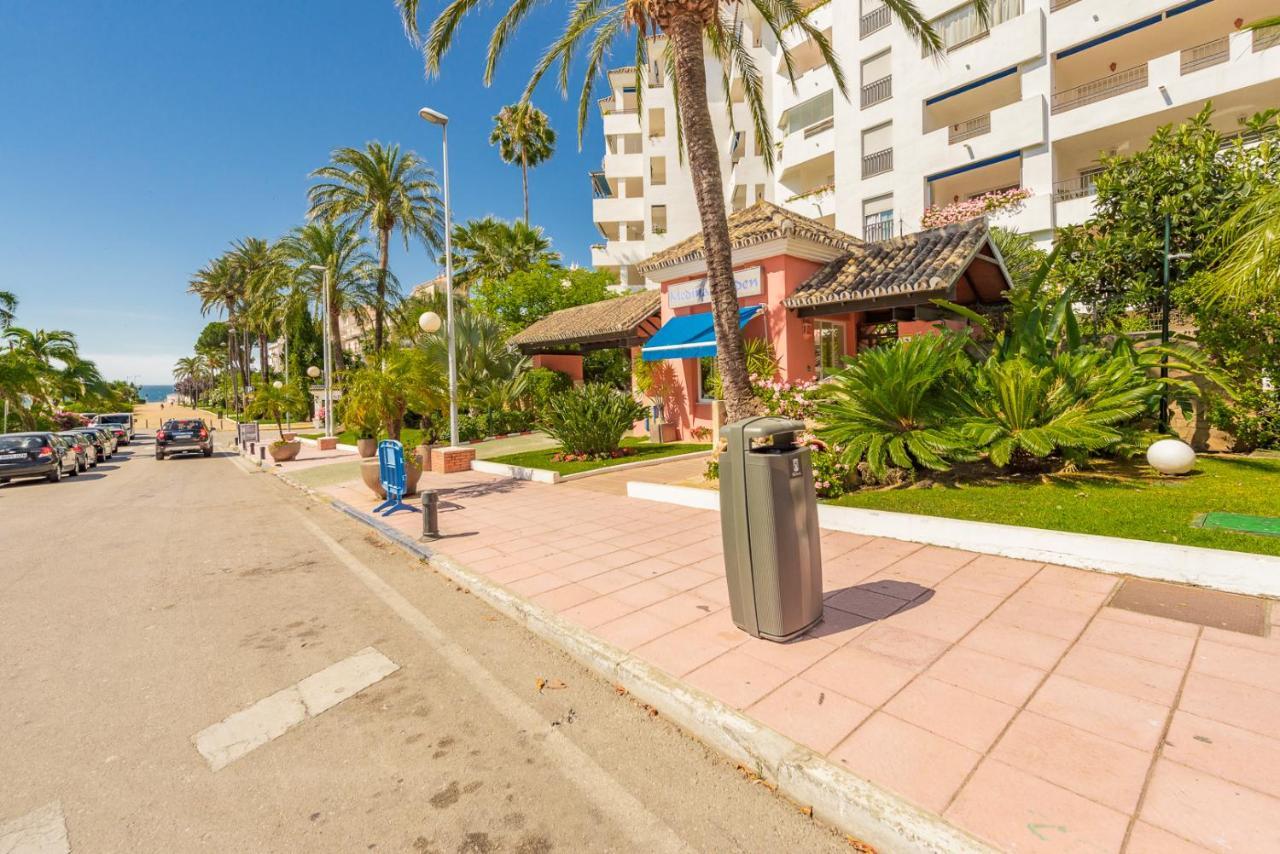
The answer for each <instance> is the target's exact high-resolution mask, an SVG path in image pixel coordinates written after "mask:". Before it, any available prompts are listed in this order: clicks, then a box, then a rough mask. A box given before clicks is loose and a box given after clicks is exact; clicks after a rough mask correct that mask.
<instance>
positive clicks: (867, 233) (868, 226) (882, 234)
mask: <svg viewBox="0 0 1280 854" xmlns="http://www.w3.org/2000/svg"><path fill="white" fill-rule="evenodd" d="M891 216H892V215H891ZM891 237H893V219H892V218H890V219H879V218H877V219H874V220H867V221H865V222H863V223H862V239H863V240H865V241H867V242H868V243H878V242H880V241H881V240H888V239H890V238H891Z"/></svg>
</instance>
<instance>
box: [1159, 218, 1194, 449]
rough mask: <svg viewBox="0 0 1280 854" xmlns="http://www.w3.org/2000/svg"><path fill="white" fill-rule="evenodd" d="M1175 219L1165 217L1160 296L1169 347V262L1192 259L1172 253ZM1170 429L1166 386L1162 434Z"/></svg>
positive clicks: (1164, 367) (1165, 368)
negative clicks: (1162, 284)
mask: <svg viewBox="0 0 1280 854" xmlns="http://www.w3.org/2000/svg"><path fill="white" fill-rule="evenodd" d="M1172 231H1173V217H1172V215H1170V214H1165V215H1164V271H1163V272H1164V275H1163V280H1164V287H1163V288H1162V291H1161V295H1160V302H1161V305H1160V345H1161V346H1162V347H1163V346H1167V345H1168V344H1169V337H1170V336H1169V308H1170V306H1169V303H1170V301H1171V300H1170V294H1169V285H1170V283H1171V281H1172V277H1171V275H1170V273H1169V262H1170V261H1180V260H1182V259H1184V258H1190V257H1191V253H1190V252H1170V251H1169V249H1170V243H1171V240H1172V234H1171V232H1172ZM1160 379H1162V380H1167V379H1169V355H1168V354H1167V353H1166V354H1164V355H1162V356H1161V357H1160ZM1168 429H1169V389H1168V387H1167V386H1165V385H1161V387H1160V432H1162V433H1163V432H1164V431H1166V430H1168Z"/></svg>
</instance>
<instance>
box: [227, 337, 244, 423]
mask: <svg viewBox="0 0 1280 854" xmlns="http://www.w3.org/2000/svg"><path fill="white" fill-rule="evenodd" d="M227 319H228V321H229V322H228V323H227V370H226V372H225V373H226V375H227V376H230V374H231V372H232V371H234V370H235V367H236V358H235V349H234V348H235V340H236V330H235V318H234V317H228V318H227ZM230 397H231V408H232V409H234V410H235V411H236V412H239V411H240V395H239V393H238V392H237V391H236V384H235V381H234V379H233V380H232V382H231V395H230Z"/></svg>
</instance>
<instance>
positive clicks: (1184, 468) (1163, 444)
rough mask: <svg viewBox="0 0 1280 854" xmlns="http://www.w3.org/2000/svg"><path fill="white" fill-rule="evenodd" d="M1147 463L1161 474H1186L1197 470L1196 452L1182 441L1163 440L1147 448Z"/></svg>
mask: <svg viewBox="0 0 1280 854" xmlns="http://www.w3.org/2000/svg"><path fill="white" fill-rule="evenodd" d="M1147 462H1148V463H1150V464H1151V467H1152V468H1153V469H1155V470H1156V471H1158V472H1160V474H1186V473H1187V472H1189V471H1191V470H1192V469H1193V468H1195V465H1196V452H1195V451H1194V450H1192V448H1191V446H1190V445H1188V444H1187V443H1186V442H1184V441H1182V440H1181V439H1161V440H1160V441H1158V442H1155V443H1154V444H1152V446H1151V447H1150V448H1147Z"/></svg>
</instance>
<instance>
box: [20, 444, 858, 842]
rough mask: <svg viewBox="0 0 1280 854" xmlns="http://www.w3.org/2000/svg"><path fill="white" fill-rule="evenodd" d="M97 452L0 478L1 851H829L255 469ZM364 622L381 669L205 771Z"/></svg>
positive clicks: (347, 525) (626, 704) (445, 586)
mask: <svg viewBox="0 0 1280 854" xmlns="http://www.w3.org/2000/svg"><path fill="white" fill-rule="evenodd" d="M219 436H220V438H225V435H224V434H219ZM123 450H124V453H123V454H122V455H121V456H120V457H118V458H117V459H116V460H113V461H111V462H108V463H104V464H102V465H101V466H99V468H98V469H97V470H96V471H93V472H90V473H86V474H82V475H80V476H79V477H77V478H71V479H64V480H63V482H62V483H60V484H47V483H43V482H31V483H15V484H11V485H9V486H4V487H0V733H3V734H4V737H3V739H2V740H0V745H2V746H0V852H5V848H6V838H7V839H8V840H9V843H10V844H13V840H16V839H20V838H21V839H26V840H27V841H28V842H30V841H31V840H32V839H38V840H42V841H38V842H37V843H34V844H36V845H37V847H36V848H35V849H34V850H37V851H41V852H43V851H55V850H65V848H63V847H62V841H61V833H62V831H63V828H65V834H66V840H67V842H68V844H69V848H70V850H71V851H74V852H77V854H80V852H187V851H216V852H257V851H262V852H268V851H269V852H290V851H299V852H319V851H343V852H349V851H395V852H399V851H407V852H419V853H420V852H441V854H443V852H472V854H482V852H490V851H510V852H524V853H525V854H535V852H549V851H665V850H695V851H717V852H719V851H787V852H794V851H805V852H810V851H815V852H817V851H828V850H831V851H835V850H843V851H847V850H849V848H848V845H847V844H846V842H845V841H844V840H843V838H842V837H840V836H838V835H836V834H834V833H832V832H830V831H828V830H826V829H825V828H823V827H822V826H821V825H818V824H816V823H815V822H813V821H812V820H810V819H809V818H807V817H806V816H804V815H803V814H801V812H800V811H798V810H797V808H796V807H795V805H793V804H791V803H789V802H787V801H785V800H783V799H781V798H779V797H777V796H776V795H774V794H772V793H771V792H769V791H768V790H767V789H765V788H764V787H763V786H760V785H756V784H753V783H751V782H750V781H748V780H745V779H744V778H743V777H742V776H741V775H740V774H739V773H738V772H737V771H736V770H735V769H734V768H733V767H732V766H731V765H729V764H728V763H726V762H724V761H723V760H721V759H720V758H719V757H717V756H716V755H714V754H712V753H711V752H710V751H708V750H706V749H705V748H703V747H702V746H701V745H700V744H698V743H697V742H695V741H694V740H692V739H690V738H688V737H686V736H684V735H683V734H681V733H680V732H679V731H678V730H677V729H676V728H675V727H673V726H671V725H669V724H667V723H666V722H665V721H664V720H662V719H661V718H654V717H651V716H650V715H649V714H647V713H646V711H645V710H644V709H643V708H641V707H639V706H638V705H636V704H635V703H634V702H632V701H631V700H630V699H629V698H627V697H622V696H618V695H617V694H616V693H615V691H614V690H613V688H612V686H610V685H609V684H607V683H605V682H604V681H602V680H600V679H598V678H596V677H594V676H593V675H591V674H590V673H588V672H587V671H586V670H584V669H583V668H581V667H580V666H578V665H577V664H575V663H574V662H572V661H571V660H570V659H569V658H568V657H567V656H565V655H563V654H561V653H559V652H558V651H557V650H555V649H554V648H552V647H550V646H548V645H547V644H546V643H544V642H542V641H541V640H539V639H537V638H535V637H534V636H532V635H531V634H529V633H528V632H526V631H524V630H523V629H522V628H520V627H519V626H517V625H516V624H514V623H512V622H510V621H508V620H506V619H505V618H504V617H501V616H498V615H497V614H495V613H494V612H492V611H491V610H490V609H488V608H487V607H486V606H484V605H483V604H481V603H480V602H478V601H476V600H475V599H474V598H473V597H471V596H469V595H467V594H466V593H464V592H462V591H460V590H458V589H456V588H455V587H454V585H452V584H451V583H449V582H448V581H447V580H445V579H444V578H443V577H441V576H438V575H436V574H435V573H433V572H432V571H431V570H430V569H429V568H428V567H426V566H424V565H423V564H421V563H418V562H416V561H413V560H411V559H410V558H409V557H407V556H406V555H404V554H403V553H402V552H400V551H398V550H395V549H393V548H391V547H389V546H387V545H386V544H384V543H383V542H381V541H380V540H378V539H377V538H376V537H375V536H373V535H372V534H371V533H370V532H368V531H367V529H365V528H363V527H361V526H358V525H357V524H356V523H354V522H352V521H350V520H347V519H345V518H343V517H340V516H339V515H337V514H335V513H333V512H332V511H330V510H328V509H326V508H323V507H319V506H317V505H314V504H313V503H311V502H310V501H309V500H308V499H306V498H305V497H304V496H302V495H300V494H298V493H296V492H294V491H293V490H291V489H289V488H288V487H286V486H285V485H283V484H282V483H280V482H279V481H277V480H276V479H275V478H272V477H270V476H269V475H266V474H261V473H254V474H248V473H246V472H245V471H243V470H242V469H241V467H240V466H239V465H237V463H236V462H235V461H234V460H231V459H228V458H227V455H226V454H225V453H219V454H218V455H217V456H215V457H214V458H212V459H204V458H202V457H198V456H197V457H185V458H178V459H172V460H166V461H164V462H157V461H155V460H154V459H153V457H152V449H151V446H150V445H149V443H147V442H146V441H145V440H143V441H142V442H140V443H138V444H135V445H132V446H131V447H130V449H123ZM370 647H372V648H374V649H376V650H377V652H378V653H380V654H381V655H382V656H385V657H386V658H387V659H390V661H391V662H394V664H395V665H397V666H398V669H396V670H395V672H393V673H391V674H390V675H388V676H385V678H382V679H381V680H380V681H377V682H376V683H374V684H372V685H370V686H369V687H367V688H364V690H362V691H360V692H359V693H357V694H355V695H354V696H351V697H349V698H348V699H344V700H342V701H341V702H338V703H337V705H334V706H332V707H331V708H328V709H327V710H325V711H321V712H318V713H315V714H310V711H311V710H312V707H311V706H307V712H308V713H307V714H305V715H301V716H300V717H298V718H296V719H295V720H293V721H292V722H291V725H289V726H283V725H282V726H281V727H277V728H276V730H278V731H276V730H272V731H271V732H270V733H268V734H267V735H268V736H276V737H273V738H270V740H267V736H264V737H263V739H262V741H263V743H261V744H258V745H257V746H256V747H253V749H251V750H249V751H248V752H247V753H244V754H243V755H241V756H239V758H235V759H234V761H230V763H229V764H226V765H225V767H220V768H218V770H214V767H215V766H214V765H212V764H211V762H210V761H209V760H208V759H207V757H206V756H205V755H202V754H201V752H200V751H199V750H198V749H197V742H196V739H195V736H196V735H197V734H198V733H202V732H204V731H206V730H207V728H209V727H211V726H213V725H215V724H218V722H220V721H223V720H224V719H227V718H228V717H229V716H232V715H234V714H235V713H237V712H240V711H241V710H245V709H249V710H250V711H249V712H246V713H245V714H244V715H242V716H240V717H238V718H233V719H232V721H233V722H238V723H237V724H236V725H237V726H241V727H244V726H247V727H249V728H250V729H252V728H253V727H254V726H258V725H259V724H260V723H261V715H262V714H266V713H268V712H269V713H270V714H276V712H275V711H272V710H273V709H276V710H278V709H280V708H285V706H282V705H281V702H285V703H287V702H290V701H289V698H290V697H294V696H295V695H294V694H292V693H290V692H291V691H294V690H296V689H293V688H291V687H290V686H294V685H297V684H298V683H300V681H301V680H305V679H306V677H308V676H310V675H312V674H315V673H317V672H319V671H322V670H324V669H325V668H328V667H331V666H333V665H335V663H338V662H343V661H344V660H346V659H349V658H350V657H352V656H354V655H356V654H357V653H360V652H361V651H362V650H366V649H367V648H370ZM540 679H541V680H546V683H547V684H546V685H545V686H544V688H543V690H541V691H540V690H539V689H538V680H540ZM306 684H307V683H305V682H303V683H302V686H300V687H305V685H306ZM264 698H273V699H271V700H269V701H268V702H267V703H266V704H260V705H256V706H255V704H258V703H259V701H262V700H264ZM281 698H283V700H282V699H281ZM294 706H296V708H297V709H299V710H301V709H302V706H301V705H300V704H297V703H294ZM288 708H293V706H289V707H288ZM285 716H286V717H287V709H286V712H285ZM268 717H270V715H268ZM269 723H270V722H269ZM286 723H290V722H286ZM228 726H230V723H229V724H228ZM245 746H246V745H245V744H244V743H237V744H236V745H235V749H236V750H240V749H243V747H245ZM249 746H252V745H249ZM24 817H26V818H25V819H24ZM24 821H25V822H26V824H23V823H22V822H24ZM41 822H45V823H46V824H48V826H46V827H44V829H43V830H42V831H40V832H36V831H31V830H30V828H29V825H33V824H34V825H39V824H40V823H41ZM50 823H51V824H50ZM24 827H27V828H28V829H27V830H26V831H24V830H23V828H24ZM15 828H16V829H15ZM24 832H25V833H26V834H27V835H26V836H22V834H23V833H24ZM41 833H43V834H44V835H43V836H42V835H40V834H41ZM6 834H8V836H7V837H6ZM39 846H43V847H39Z"/></svg>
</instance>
